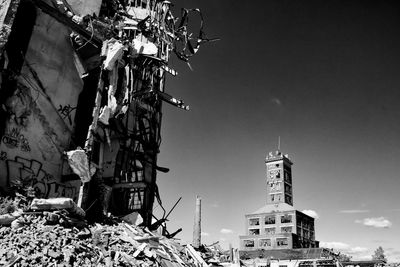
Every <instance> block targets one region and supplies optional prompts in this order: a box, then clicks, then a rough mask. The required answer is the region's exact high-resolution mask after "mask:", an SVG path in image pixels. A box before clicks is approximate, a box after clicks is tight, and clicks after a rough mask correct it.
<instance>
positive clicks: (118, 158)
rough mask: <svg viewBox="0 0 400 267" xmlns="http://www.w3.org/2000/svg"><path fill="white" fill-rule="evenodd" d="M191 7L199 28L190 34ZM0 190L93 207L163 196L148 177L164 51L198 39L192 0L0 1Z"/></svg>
mask: <svg viewBox="0 0 400 267" xmlns="http://www.w3.org/2000/svg"><path fill="white" fill-rule="evenodd" d="M190 16H196V17H197V19H198V21H199V22H200V23H199V30H198V32H195V33H189V32H188V29H187V23H188V19H189V17H190ZM0 26H1V35H0V54H1V58H0V69H1V76H0V77H1V78H0V79H1V80H0V82H1V85H0V170H1V171H0V188H1V190H2V191H7V190H9V189H10V188H22V189H26V188H30V189H31V194H34V195H35V196H36V197H41V198H51V197H60V196H64V197H69V198H72V199H74V200H75V201H76V202H78V204H79V206H82V207H83V208H84V209H89V212H90V211H91V212H93V214H94V215H96V216H97V215H99V216H102V215H105V214H107V213H109V212H111V213H112V214H115V215H124V214H128V213H131V212H133V211H136V212H138V213H140V215H141V216H142V217H143V220H144V224H145V225H150V224H151V221H152V219H153V214H152V210H153V203H154V201H155V200H157V201H158V202H159V203H160V204H161V200H160V196H159V193H158V188H157V184H156V177H157V172H167V171H168V169H167V168H165V167H161V166H158V165H157V155H158V153H159V147H160V142H161V134H160V128H161V120H162V109H161V108H162V103H163V102H166V103H168V104H171V105H174V106H176V107H178V108H181V109H184V110H187V109H188V106H186V105H185V104H184V103H183V101H182V100H179V99H176V98H174V97H172V96H171V95H169V94H167V93H166V91H165V80H166V76H168V75H170V76H176V75H177V73H176V71H175V70H173V69H172V68H171V67H169V66H168V61H169V58H170V56H171V54H172V53H174V54H176V55H177V56H178V58H179V59H181V60H183V61H185V62H187V61H188V60H189V58H190V57H191V56H192V55H194V54H195V53H196V52H197V50H198V49H199V47H200V45H201V44H202V43H203V42H207V41H209V39H207V38H206V36H205V34H204V32H203V18H202V14H201V12H200V10H198V9H182V14H181V16H180V17H179V18H175V17H174V15H173V14H172V11H171V2H170V1H159V0H119V1H118V0H103V1H101V0H91V1H83V0H2V1H1V4H0Z"/></svg>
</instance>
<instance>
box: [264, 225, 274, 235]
mask: <svg viewBox="0 0 400 267" xmlns="http://www.w3.org/2000/svg"><path fill="white" fill-rule="evenodd" d="M264 232H265V234H267V235H273V234H275V227H268V228H265V230H264Z"/></svg>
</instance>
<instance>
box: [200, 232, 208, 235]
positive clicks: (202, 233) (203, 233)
mask: <svg viewBox="0 0 400 267" xmlns="http://www.w3.org/2000/svg"><path fill="white" fill-rule="evenodd" d="M209 235H210V234H209V233H206V232H201V236H209Z"/></svg>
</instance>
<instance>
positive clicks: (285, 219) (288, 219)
mask: <svg viewBox="0 0 400 267" xmlns="http://www.w3.org/2000/svg"><path fill="white" fill-rule="evenodd" d="M291 222H292V215H290V214H285V215H283V216H282V217H281V223H291Z"/></svg>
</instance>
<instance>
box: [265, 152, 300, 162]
mask: <svg viewBox="0 0 400 267" xmlns="http://www.w3.org/2000/svg"><path fill="white" fill-rule="evenodd" d="M281 159H287V160H288V161H289V162H290V163H291V164H293V162H292V161H291V160H290V158H289V155H288V154H285V155H284V154H282V152H281V151H279V150H276V151H275V152H269V153H268V155H267V157H266V158H265V162H271V161H276V160H281Z"/></svg>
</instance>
